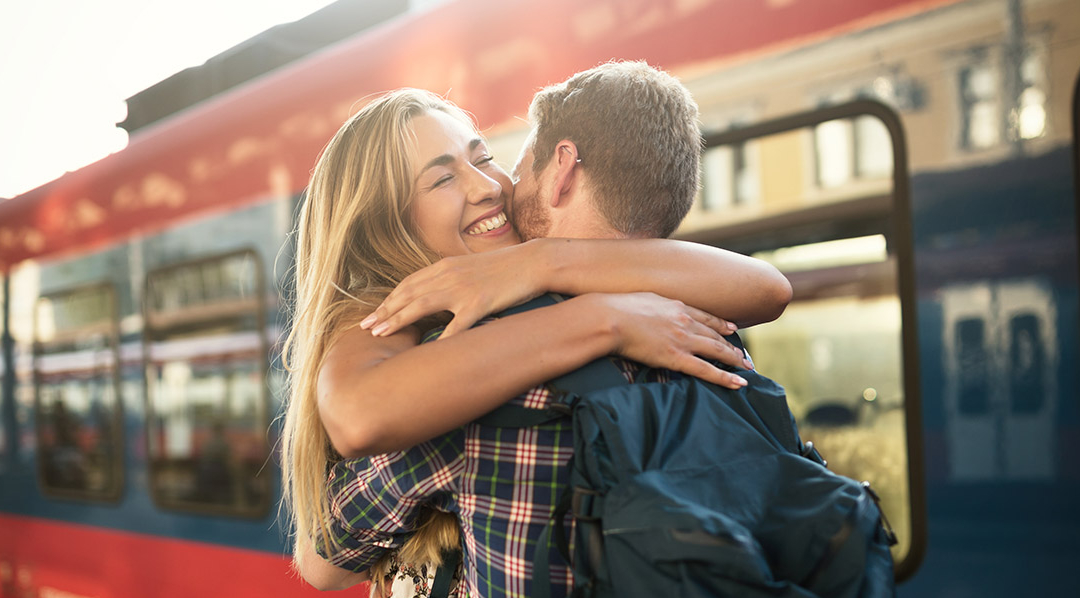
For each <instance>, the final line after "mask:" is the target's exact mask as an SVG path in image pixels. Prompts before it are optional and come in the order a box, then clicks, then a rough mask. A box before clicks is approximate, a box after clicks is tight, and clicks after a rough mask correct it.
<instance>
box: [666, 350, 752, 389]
mask: <svg viewBox="0 0 1080 598" xmlns="http://www.w3.org/2000/svg"><path fill="white" fill-rule="evenodd" d="M671 369H673V370H676V371H679V372H682V373H684V374H686V375H688V376H693V377H694V378H699V379H701V380H705V381H706V382H712V383H713V384H717V385H719V386H723V387H724V388H731V389H734V390H737V389H739V388H742V387H744V386H746V384H747V382H746V379H745V378H743V377H742V376H740V375H738V374H735V373H733V372H728V371H725V370H722V369H720V368H718V367H716V366H715V365H713V364H711V363H709V362H707V361H705V360H703V359H701V358H698V357H695V356H693V355H685V356H684V358H683V359H682V360H680V362H679V363H678V364H677V367H672V368H671Z"/></svg>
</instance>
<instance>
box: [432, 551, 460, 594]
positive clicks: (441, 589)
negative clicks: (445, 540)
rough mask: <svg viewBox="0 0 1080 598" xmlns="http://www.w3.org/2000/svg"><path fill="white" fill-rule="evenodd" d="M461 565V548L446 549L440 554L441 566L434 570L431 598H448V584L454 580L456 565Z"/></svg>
mask: <svg viewBox="0 0 1080 598" xmlns="http://www.w3.org/2000/svg"><path fill="white" fill-rule="evenodd" d="M460 563H461V548H460V547H458V548H448V549H446V550H444V551H443V553H442V564H440V565H439V568H438V569H436V570H435V580H434V581H432V582H431V598H448V597H449V596H450V582H451V581H453V579H454V573H456V572H457V568H458V564H460Z"/></svg>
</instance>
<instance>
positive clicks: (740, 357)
mask: <svg viewBox="0 0 1080 598" xmlns="http://www.w3.org/2000/svg"><path fill="white" fill-rule="evenodd" d="M693 332H694V334H696V335H697V336H696V339H697V343H696V344H695V346H694V348H693V350H692V352H693V353H694V354H695V355H699V356H701V357H706V358H708V359H715V360H716V361H719V362H720V363H723V364H726V365H730V366H731V367H734V368H742V369H747V370H752V369H754V363H753V362H752V361H750V360H749V359H747V358H746V353H744V352H743V350H742V349H740V348H739V347H736V346H735V345H733V344H732V343H731V342H730V341H728V340H727V339H726V338H724V336H726V335H728V334H730V333H728V332H719V333H718V332H717V331H716V329H715V328H712V327H709V326H705V325H704V324H701V325H699V327H698V328H697V329H695V330H694V331H693Z"/></svg>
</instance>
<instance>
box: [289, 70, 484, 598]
mask: <svg viewBox="0 0 1080 598" xmlns="http://www.w3.org/2000/svg"><path fill="white" fill-rule="evenodd" d="M433 110H438V111H442V112H445V113H447V114H449V115H451V116H453V117H455V118H459V119H460V120H462V121H463V122H464V123H467V125H468V126H469V127H470V128H472V129H474V130H475V128H476V127H475V124H474V123H473V121H472V119H471V118H470V117H469V115H468V114H466V113H465V112H464V111H462V110H461V109H460V108H458V107H457V106H455V105H453V104H451V103H450V102H448V101H447V100H445V99H443V98H441V97H439V96H437V95H435V94H432V93H430V92H427V91H422V90H416V89H402V90H398V91H395V92H391V93H388V94H385V95H382V96H380V97H378V98H377V99H375V100H374V101H372V102H371V103H369V104H367V105H366V106H365V107H364V108H363V109H361V110H360V111H359V112H358V113H357V114H356V115H354V116H353V117H352V118H350V119H349V120H348V121H346V122H345V124H344V125H343V126H342V127H341V129H339V130H338V132H337V133H336V134H335V135H334V137H333V139H331V140H330V142H329V144H327V146H326V148H325V149H324V150H323V153H322V155H321V156H320V157H319V160H318V162H317V163H316V164H315V169H314V171H313V172H312V176H311V182H310V184H309V185H308V188H307V191H306V193H305V196H304V198H303V203H302V205H301V208H300V217H299V223H298V225H297V231H296V265H295V288H294V293H295V297H294V300H293V301H291V324H292V329H291V330H290V331H289V334H288V336H287V337H286V339H285V342H284V345H283V349H282V361H283V363H284V366H285V369H286V370H287V371H288V372H289V374H290V375H289V378H290V380H289V397H288V405H287V407H286V410H285V421H284V426H283V429H282V438H281V470H282V485H283V498H282V506H283V508H284V509H285V512H286V513H287V514H288V516H289V517H290V524H291V528H292V531H293V533H295V534H296V537H297V538H300V537H307V538H310V539H311V540H312V541H313V542H314V543H316V544H319V543H320V542H316V539H317V538H318V539H321V540H322V542H321V544H322V545H324V546H326V547H327V550H329V551H331V552H332V551H333V547H334V546H335V544H334V541H333V539H332V538H331V536H330V529H329V521H330V505H329V500H328V497H327V492H326V486H327V485H326V482H327V473H328V471H329V469H330V467H332V465H333V464H334V463H336V462H337V461H338V460H340V456H339V455H338V454H337V452H336V451H335V450H334V448H333V446H332V445H331V444H330V439H329V437H328V435H327V433H326V429H325V428H324V427H323V425H322V421H321V420H320V419H319V411H318V404H317V399H316V383H317V380H318V373H319V370H320V368H321V366H322V364H323V360H324V358H325V355H326V352H327V349H328V348H329V347H330V345H331V344H332V343H333V341H334V340H335V338H336V337H337V335H338V334H340V333H341V332H342V331H344V330H347V329H348V328H350V327H352V326H355V325H357V323H358V322H359V321H360V320H361V319H362V318H363V317H364V316H366V315H367V314H368V313H370V312H371V311H372V310H373V309H374V308H375V307H376V306H378V304H379V301H381V300H382V298H383V297H385V296H386V294H387V293H388V292H389V291H390V290H391V289H393V288H394V286H396V285H397V284H398V283H400V282H401V280H402V279H404V278H405V277H406V276H408V275H409V274H411V273H413V272H415V271H417V270H419V269H420V268H423V267H424V266H427V265H429V264H431V263H433V262H434V261H435V260H436V259H438V256H437V255H436V254H435V253H434V252H433V251H431V250H430V249H429V248H428V247H426V246H425V245H424V243H423V242H422V240H421V237H420V235H419V234H418V231H416V230H415V227H414V226H413V222H412V220H411V218H410V217H409V207H410V198H411V197H412V193H413V172H412V156H413V154H412V152H413V151H414V149H415V137H414V135H413V133H412V129H411V126H410V123H411V121H412V119H413V118H415V117H417V116H420V115H422V114H424V113H426V112H429V111H433ZM457 544H458V532H457V522H456V519H455V518H454V517H453V516H451V515H447V514H441V513H431V514H428V515H426V516H425V521H424V523H423V524H422V525H421V526H420V531H418V532H417V534H416V535H414V536H413V538H412V539H411V540H409V541H408V542H407V543H406V544H405V546H404V547H402V549H401V551H400V553H399V559H400V560H401V561H403V562H429V561H435V562H439V560H440V558H439V557H440V553H441V551H442V550H443V549H444V548H447V547H449V546H448V545H450V546H456V545H457ZM387 561H388V559H383V561H382V562H380V564H379V565H377V566H376V567H373V568H372V570H371V577H372V580H373V581H375V582H376V583H380V582H382V581H383V578H384V576H385V575H386V573H387V570H386V569H387V566H388V564H387Z"/></svg>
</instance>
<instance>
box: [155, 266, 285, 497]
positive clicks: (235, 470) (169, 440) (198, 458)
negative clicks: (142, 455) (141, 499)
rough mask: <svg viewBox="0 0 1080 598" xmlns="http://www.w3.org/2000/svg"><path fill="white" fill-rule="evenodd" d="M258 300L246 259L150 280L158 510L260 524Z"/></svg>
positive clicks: (262, 354) (254, 270)
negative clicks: (236, 518)
mask: <svg viewBox="0 0 1080 598" xmlns="http://www.w3.org/2000/svg"><path fill="white" fill-rule="evenodd" d="M264 298H265V283H264V275H263V271H262V265H261V263H260V260H259V259H258V257H257V255H256V254H255V253H254V252H252V251H242V252H237V253H230V254H228V255H223V256H218V257H214V258H212V259H204V260H199V261H196V262H188V263H183V264H178V265H172V266H169V267H166V268H163V269H160V270H157V271H154V272H151V273H149V274H148V275H147V279H146V294H145V298H144V312H145V321H146V323H145V327H144V330H145V333H144V334H145V342H144V348H145V349H144V350H145V352H146V355H145V362H146V378H147V402H148V405H147V433H146V438H147V452H148V455H149V461H150V477H151V489H152V493H153V495H154V498H155V500H156V501H157V502H158V503H159V504H161V505H162V506H164V507H167V508H174V509H180V510H194V511H202V512H208V513H220V514H229V515H242V516H261V515H262V514H264V513H265V512H266V509H267V508H268V506H269V497H270V480H269V476H268V475H266V474H263V475H259V474H260V471H261V470H262V468H263V465H264V464H265V462H266V460H267V458H268V447H267V440H266V431H267V428H268V425H269V421H268V408H267V389H266V377H267V371H266V356H267V353H268V347H267V343H266V336H265V333H264V330H265V322H266V306H265V299H264Z"/></svg>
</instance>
